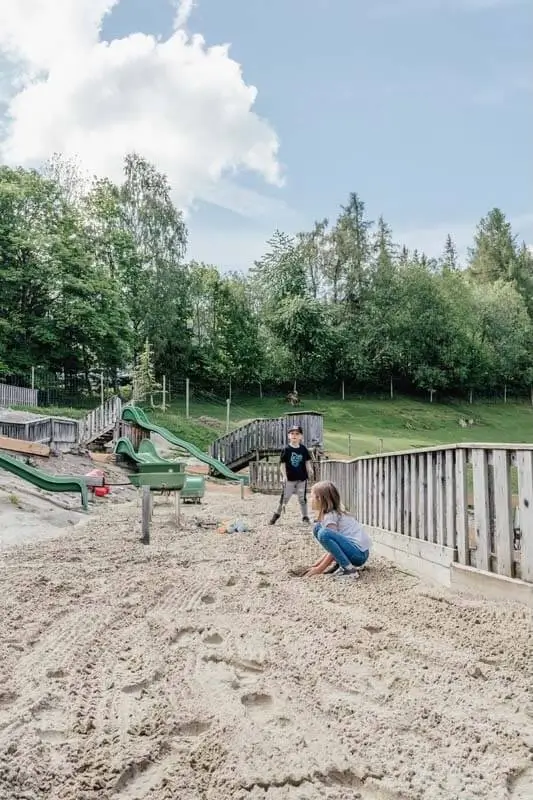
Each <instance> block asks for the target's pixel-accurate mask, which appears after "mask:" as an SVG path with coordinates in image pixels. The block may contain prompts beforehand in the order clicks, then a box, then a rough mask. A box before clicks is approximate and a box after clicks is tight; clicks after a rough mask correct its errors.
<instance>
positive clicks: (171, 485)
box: [129, 462, 187, 544]
mask: <svg viewBox="0 0 533 800" xmlns="http://www.w3.org/2000/svg"><path fill="white" fill-rule="evenodd" d="M153 466H154V467H156V466H160V465H153ZM186 478H187V476H186V475H185V471H184V469H183V464H177V463H176V464H172V463H171V462H168V463H167V467H166V470H165V471H159V472H137V473H136V474H134V475H130V476H129V479H130V483H132V484H133V486H136V487H137V488H140V489H142V537H141V542H142V543H143V544H150V522H151V520H152V514H153V505H152V492H161V494H168V495H170V494H172V493H173V494H174V498H175V501H176V521H177V524H178V525H179V522H180V493H181V490H182V489H183V486H184V484H185V480H186Z"/></svg>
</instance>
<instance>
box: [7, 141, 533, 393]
mask: <svg viewBox="0 0 533 800" xmlns="http://www.w3.org/2000/svg"><path fill="white" fill-rule="evenodd" d="M186 244H187V230H186V227H185V223H184V219H183V214H182V212H181V211H180V210H179V209H177V208H176V207H175V205H174V203H173V201H172V193H171V187H170V186H169V183H168V180H167V178H166V176H165V175H163V174H161V173H160V172H158V171H157V169H156V168H155V167H154V166H153V165H152V164H150V163H148V162H147V161H146V160H144V159H143V158H142V157H141V156H139V155H137V154H129V155H127V156H126V157H125V160H124V177H123V180H122V182H120V183H117V184H115V183H113V182H111V181H109V180H107V179H103V180H102V179H93V180H88V179H87V178H86V177H85V176H83V175H82V174H81V172H80V170H79V168H78V167H77V165H76V164H75V163H74V162H69V161H67V160H64V159H62V158H61V157H60V156H56V157H54V159H52V160H51V162H50V163H49V164H48V165H47V167H46V169H45V170H44V172H43V173H42V174H40V173H38V172H35V171H31V170H23V169H12V168H9V167H0V285H1V288H2V291H1V292H0V364H1V367H0V369H1V371H2V374H3V376H4V378H5V377H9V376H13V375H20V376H28V375H29V371H30V368H31V367H32V366H33V367H38V368H39V374H47V375H53V376H54V375H55V376H60V378H61V381H62V383H63V384H64V385H65V386H67V385H69V384H70V383H72V385H74V384H76V385H78V386H79V385H80V379H81V382H82V384H83V387H84V393H85V395H86V396H87V397H89V396H90V395H91V392H93V391H94V386H93V381H92V379H91V375H93V374H94V372H95V371H97V372H100V371H102V372H103V373H104V374H105V376H106V382H107V383H108V384H110V385H111V386H112V387H113V389H116V387H117V386H118V383H119V381H118V376H119V373H120V372H121V371H127V372H128V373H131V371H132V365H135V367H134V371H135V395H136V397H138V396H139V393H140V396H142V397H145V398H148V397H151V395H152V393H153V391H154V389H155V387H156V385H157V384H156V376H158V377H159V379H161V377H162V376H163V375H166V377H167V380H168V381H170V382H171V383H175V382H180V381H181V380H182V379H183V378H185V377H186V376H187V377H189V378H191V380H192V381H193V382H194V383H195V384H197V385H204V386H206V385H209V386H216V387H224V388H223V389H221V391H220V393H221V394H224V395H226V394H229V392H230V391H231V389H230V387H239V389H241V390H243V389H248V390H250V389H251V388H252V387H254V388H255V387H256V386H257V384H258V383H260V384H262V385H265V386H266V384H269V385H271V386H279V387H281V386H284V387H285V388H288V386H290V385H292V384H293V382H295V381H296V383H297V385H298V387H299V388H300V389H301V390H304V391H310V390H315V389H318V388H319V387H329V386H331V385H332V384H338V383H339V382H340V381H341V380H342V381H344V382H345V383H346V384H347V385H348V386H349V385H351V386H352V387H354V388H358V389H360V390H376V389H379V390H383V389H384V388H385V387H387V388H388V387H391V388H392V389H393V391H396V388H398V389H399V390H400V391H406V392H418V393H424V394H425V393H429V394H430V395H431V398H432V399H434V394H435V393H437V395H439V396H441V397H442V396H443V395H453V394H454V393H457V392H466V393H468V392H474V393H482V392H485V391H488V390H490V391H503V390H504V389H505V390H506V391H507V389H509V388H512V390H513V391H518V392H520V391H526V390H527V389H529V387H530V385H531V384H532V383H533V359H532V358H531V353H532V345H533V325H532V319H533V257H532V254H531V252H530V251H529V249H528V248H527V247H526V246H525V244H519V243H518V242H517V240H516V236H515V235H514V233H513V231H512V229H511V225H510V223H509V222H508V221H507V219H506V218H505V215H504V214H503V212H502V211H501V210H499V209H497V208H496V209H493V210H491V211H490V212H489V213H488V214H487V216H486V217H484V218H483V219H482V220H481V221H480V223H479V225H478V227H477V229H476V231H475V235H474V243H473V247H472V249H471V251H470V253H469V258H468V264H467V265H461V263H460V259H459V256H458V254H457V250H456V247H455V244H454V242H453V239H452V237H451V236H448V237H447V238H446V241H445V242H444V243H443V254H442V256H441V258H439V259H432V258H428V257H427V256H426V255H425V254H424V253H421V252H418V251H417V250H414V251H413V252H409V250H408V249H407V248H405V247H401V246H399V245H398V244H397V243H396V242H395V241H394V237H393V234H392V231H391V229H390V227H389V226H388V225H387V223H386V221H385V220H384V219H383V218H382V217H380V218H379V219H378V221H377V223H376V224H374V223H373V222H372V221H370V220H369V219H368V218H367V215H366V210H365V204H364V202H363V200H362V199H361V198H360V197H359V196H358V195H357V194H356V193H351V194H350V196H349V198H348V202H347V203H346V205H345V206H341V208H340V211H339V214H338V216H337V218H336V219H335V220H334V221H333V222H332V223H330V222H329V220H327V219H322V220H319V221H317V222H315V223H314V225H313V226H312V228H311V230H310V231H304V232H300V233H298V234H296V235H295V236H288V235H287V234H285V233H283V232H281V231H275V232H274V234H273V236H272V238H271V239H270V240H269V242H268V243H267V248H266V253H265V255H264V256H263V257H262V258H260V259H258V260H257V261H256V262H255V264H254V265H253V266H252V267H251V269H250V272H249V273H248V274H247V275H241V274H233V273H229V274H222V273H221V272H219V270H218V269H217V267H216V266H213V265H209V264H200V263H196V262H191V263H187V262H186V261H185V251H186ZM463 266H466V269H463ZM147 342H149V343H150V344H149V345H147ZM71 378H72V381H71ZM125 393H127V390H125Z"/></svg>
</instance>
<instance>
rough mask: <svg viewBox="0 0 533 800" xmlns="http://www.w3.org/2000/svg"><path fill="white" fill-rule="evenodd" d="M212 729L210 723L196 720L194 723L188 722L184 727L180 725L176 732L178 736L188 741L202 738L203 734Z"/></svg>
mask: <svg viewBox="0 0 533 800" xmlns="http://www.w3.org/2000/svg"><path fill="white" fill-rule="evenodd" d="M210 727H211V723H210V722H202V721H201V720H197V719H196V720H193V721H192V722H186V723H185V724H184V725H180V726H179V728H177V730H176V736H183V737H185V738H187V739H188V738H192V737H196V736H201V735H202V733H206V732H207V731H208V730H209V728H210Z"/></svg>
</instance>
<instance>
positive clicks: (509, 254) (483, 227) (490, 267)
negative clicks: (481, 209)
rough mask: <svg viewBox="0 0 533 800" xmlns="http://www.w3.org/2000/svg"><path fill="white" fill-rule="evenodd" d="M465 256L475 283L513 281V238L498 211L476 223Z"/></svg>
mask: <svg viewBox="0 0 533 800" xmlns="http://www.w3.org/2000/svg"><path fill="white" fill-rule="evenodd" d="M469 256H470V258H469V271H470V274H471V275H472V277H473V278H474V280H476V281H478V282H479V283H492V282H494V281H497V280H504V281H508V280H514V279H516V277H517V267H518V258H517V249H516V239H515V236H514V235H513V231H512V228H511V224H510V222H508V221H507V219H506V218H505V214H504V213H503V212H502V211H500V209H499V208H493V209H492V211H489V213H488V214H487V216H486V217H483V219H482V220H481V221H480V223H479V224H478V226H477V229H476V234H475V236H474V247H473V248H471V250H470V254H469Z"/></svg>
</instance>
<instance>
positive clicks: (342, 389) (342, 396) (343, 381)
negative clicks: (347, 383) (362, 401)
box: [342, 381, 344, 400]
mask: <svg viewBox="0 0 533 800" xmlns="http://www.w3.org/2000/svg"><path fill="white" fill-rule="evenodd" d="M342 399H343V400H344V381H343V382H342Z"/></svg>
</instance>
